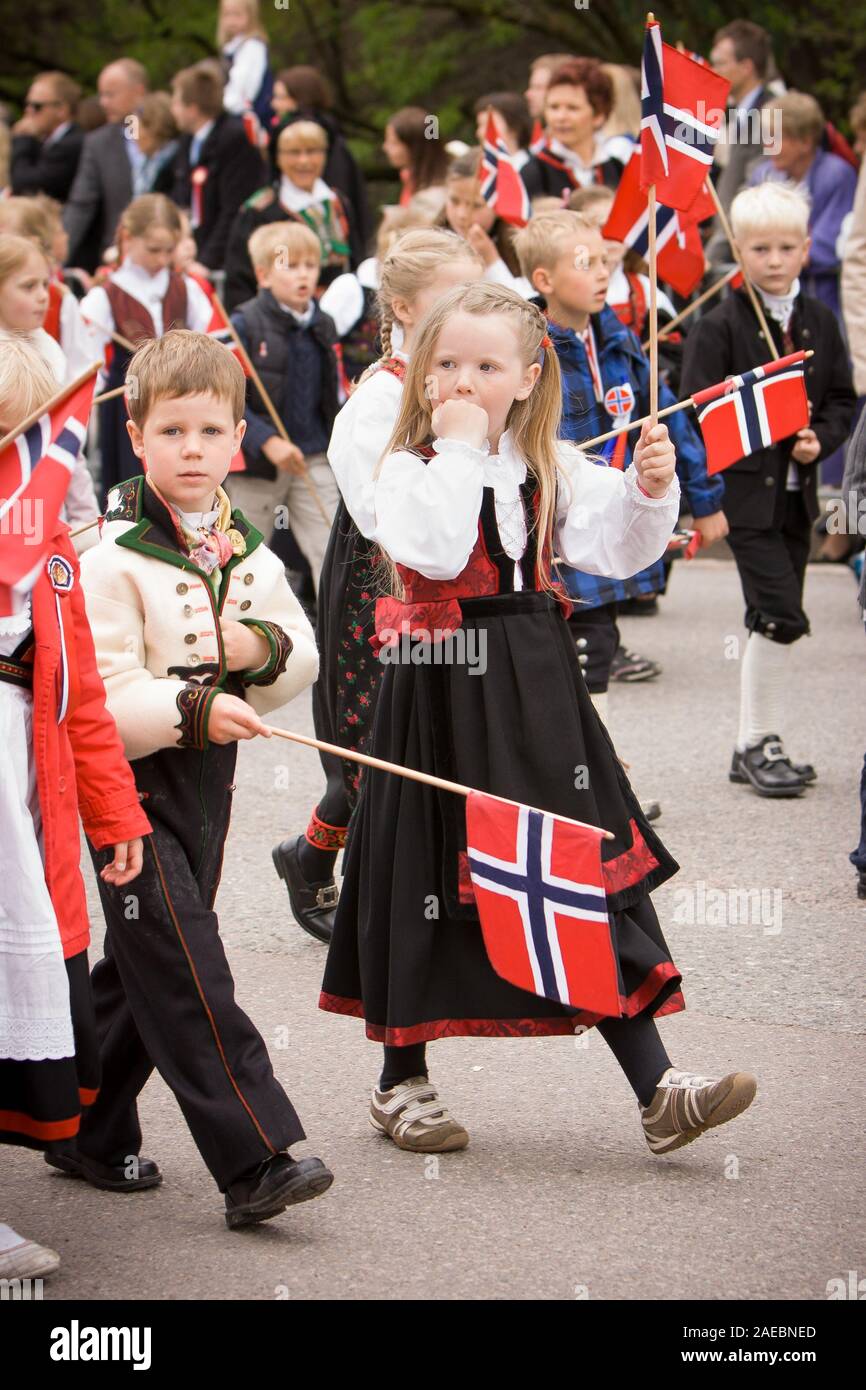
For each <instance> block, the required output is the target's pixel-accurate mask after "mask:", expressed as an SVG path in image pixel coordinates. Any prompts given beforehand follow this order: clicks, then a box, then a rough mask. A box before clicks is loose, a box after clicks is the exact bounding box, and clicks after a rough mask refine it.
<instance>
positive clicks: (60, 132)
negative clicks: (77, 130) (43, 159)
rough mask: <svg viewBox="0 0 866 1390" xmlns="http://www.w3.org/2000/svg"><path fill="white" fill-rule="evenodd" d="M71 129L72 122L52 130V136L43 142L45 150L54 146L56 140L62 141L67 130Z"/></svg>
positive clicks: (64, 123) (66, 122)
mask: <svg viewBox="0 0 866 1390" xmlns="http://www.w3.org/2000/svg"><path fill="white" fill-rule="evenodd" d="M71 129H72V122H71V121H64V122H63V124H62V125H59V126H56V127H55V129H54V130H52V132H51V134H50V135H48V136H46V138H45V140H44V141H43V144H42V148H43V149H44V150H45V149H47V148H48V146H49V145H53V144H54V142H55V141H56V140H62V139H63V137H64V135H65V134H66V132H67V130H71Z"/></svg>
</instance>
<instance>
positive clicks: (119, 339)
mask: <svg viewBox="0 0 866 1390" xmlns="http://www.w3.org/2000/svg"><path fill="white" fill-rule="evenodd" d="M81 319H82V322H83V323H89V324H90V326H91V328H98V329H99V331H100V333H107V334H108V336H109V338H110V339H111V341H112V342H113V343H117V345H118V347H122V348H125V349H126V351H127V352H137V351H138V349H137V348H136V346H135V343H131V342H130V341H129V339H128V338H124V337H123V335H122V334H121V333H114V332H113V331H112V330H111V329H109V328H103V327H102V324H101V323H97V322H96V320H95V319H89V318H88V317H87V315H86V314H82V315H81ZM142 341H143V342H146V341H147V339H143V340H142ZM139 346H141V344H139Z"/></svg>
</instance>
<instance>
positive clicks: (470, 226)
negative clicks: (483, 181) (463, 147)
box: [437, 149, 534, 299]
mask: <svg viewBox="0 0 866 1390" xmlns="http://www.w3.org/2000/svg"><path fill="white" fill-rule="evenodd" d="M480 163H481V150H480V149H472V150H467V152H466V154H462V155H460V156H459V157H458V158H457V159H455V160H453V161H452V163H451V165H450V166H449V169H448V176H447V178H446V180H445V206H444V208H443V209H442V212H441V214H440V215H439V217H438V218H437V225H438V226H440V227H450V228H451V230H452V232H456V233H457V235H458V236H461V237H463V238H464V240H465V241H467V242H468V243H469V245H470V246H471V247H472V250H473V251H474V252H475V253H476V255H478V256H480V257H481V261H482V264H483V266H484V277H483V278H484V279H485V280H487V281H488V282H489V283H490V284H494V285H507V286H508V288H509V289H512V290H516V291H517V293H518V294H522V295H523V296H524V298H526V299H529V298H531V296H532V295H533V294H534V290H533V288H532V286H531V285H530V284H529V283H528V281H527V280H526V279H525V278H524V277H523V276H522V275H521V274H520V266H519V264H518V261H517V254H516V252H515V250H514V230H513V228H511V227H509V226H508V224H507V223H506V222H503V221H502V219H501V218H499V217H497V216H496V213H495V211H494V210H493V208H492V207H491V206H490V204H489V203H486V202H485V201H484V199H483V198H482V196H481V187H480V185H479V182H478V169H479V166H480Z"/></svg>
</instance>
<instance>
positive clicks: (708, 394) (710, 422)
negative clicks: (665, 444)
mask: <svg viewBox="0 0 866 1390" xmlns="http://www.w3.org/2000/svg"><path fill="white" fill-rule="evenodd" d="M805 357H806V354H805V352H792V353H790V354H789V356H787V357H780V358H779V359H778V361H776V362H768V363H767V365H766V366H764V367H755V369H754V371H751V372H744V373H743V375H742V376H733V377H728V378H727V379H726V380H725V381H720V382H719V383H718V384H717V385H716V386H708V387H707V388H706V390H705V391H698V392H696V393H695V395H693V396H692V404H693V405H694V407H695V410H696V411H697V413H698V421H699V423H700V426H701V433H702V434H703V436H704V444H705V445H706V449H707V472H708V473H721V471H722V469H724V468H729V467H730V466H731V464H732V463H736V462H737V461H738V460H739V459H742V458H746V457H747V455H748V454H754V453H755V452H756V451H757V450H758V449H768V448H769V447H770V445H771V444H776V443H778V441H779V440H780V439H787V438H788V436H789V435H792V434H796V433H797V431H798V430H801V429H805V427H806V426H807V425H808V423H809V401H808V397H807V396H806V381H805V375H804V370H803V363H804V361H805Z"/></svg>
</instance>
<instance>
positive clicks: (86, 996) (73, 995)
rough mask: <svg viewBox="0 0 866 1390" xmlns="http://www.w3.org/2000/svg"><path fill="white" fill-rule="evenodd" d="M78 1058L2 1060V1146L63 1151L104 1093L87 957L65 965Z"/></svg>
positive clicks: (0, 1100) (0, 1075) (0, 1112)
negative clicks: (83, 1114)
mask: <svg viewBox="0 0 866 1390" xmlns="http://www.w3.org/2000/svg"><path fill="white" fill-rule="evenodd" d="M66 974H67V977H68V979H69V1001H70V1008H71V1013H72V1034H73V1039H74V1042H75V1056H74V1057H61V1058H58V1059H57V1060H50V1061H44V1062H14V1061H11V1060H10V1059H9V1058H3V1059H0V1144H20V1145H23V1146H24V1147H25V1148H28V1149H43V1150H46V1151H50V1150H52V1149H56V1148H62V1147H63V1145H64V1144H68V1143H69V1141H70V1140H71V1139H74V1138H75V1136H76V1134H77V1133H78V1129H79V1125H80V1122H81V1114H82V1111H83V1110H85V1109H86V1108H87V1107H88V1106H89V1105H92V1104H93V1102H94V1100H95V1099H96V1096H97V1093H98V1090H99V1044H98V1041H97V1035H96V1020H95V1017H94V1013H93V997H92V995H91V992H90V967H89V966H88V963H87V952H86V951H81V952H79V954H78V955H77V956H72V957H70V958H69V959H68V960H67V961H66Z"/></svg>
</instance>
